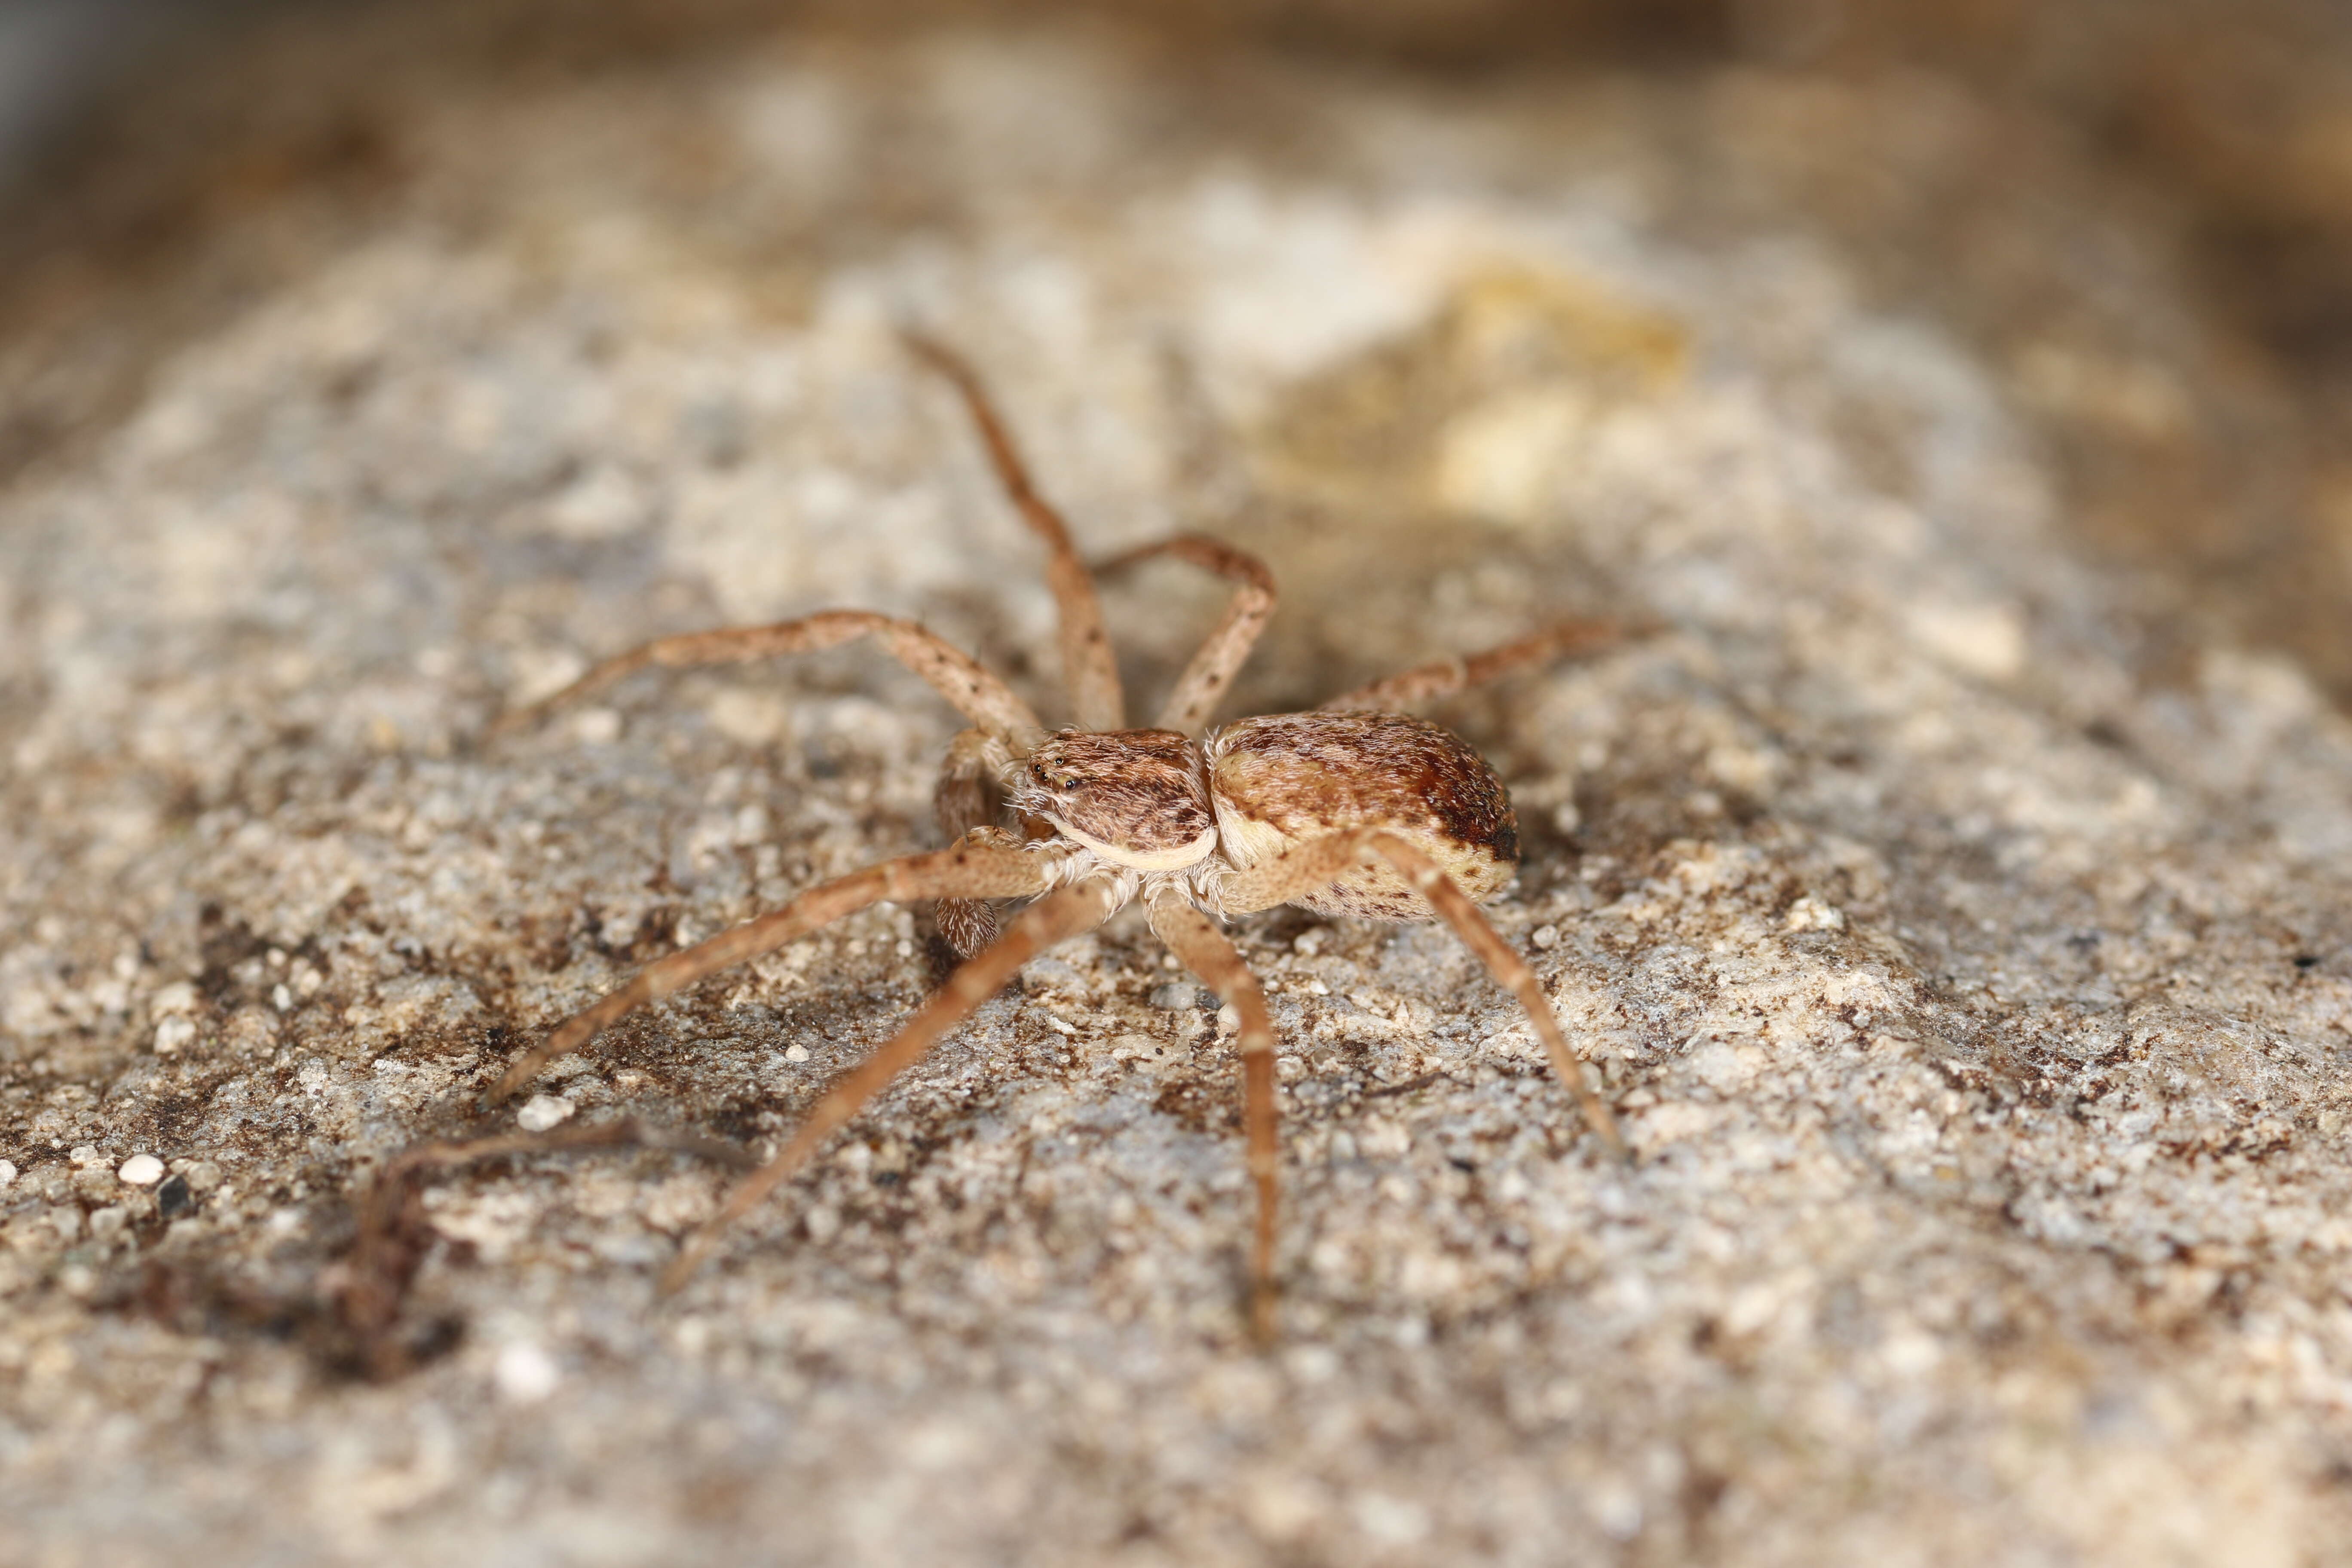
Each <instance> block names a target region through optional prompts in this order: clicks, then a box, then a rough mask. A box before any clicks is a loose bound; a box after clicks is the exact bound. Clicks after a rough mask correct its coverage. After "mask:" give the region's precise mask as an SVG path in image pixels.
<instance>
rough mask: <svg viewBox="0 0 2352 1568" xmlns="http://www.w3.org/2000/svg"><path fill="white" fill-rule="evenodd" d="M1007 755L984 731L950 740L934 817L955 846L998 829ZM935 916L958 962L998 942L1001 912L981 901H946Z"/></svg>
mask: <svg viewBox="0 0 2352 1568" xmlns="http://www.w3.org/2000/svg"><path fill="white" fill-rule="evenodd" d="M1003 755H1004V748H1003V742H1000V741H998V740H996V738H995V737H993V736H992V735H990V734H989V732H988V731H985V730H960V731H957V732H956V736H955V739H953V740H952V741H950V742H948V751H947V755H946V756H945V757H943V758H941V759H940V781H939V783H938V784H935V785H934V786H932V789H931V816H932V818H933V819H934V820H935V821H937V822H938V823H939V825H940V833H941V834H942V835H943V836H945V837H946V838H947V839H948V841H949V842H950V843H954V842H955V841H956V840H958V839H960V838H962V837H964V836H965V835H967V834H969V833H971V831H972V830H973V829H975V828H981V827H992V826H995V825H996V817H997V809H996V808H997V798H996V794H995V783H996V779H997V776H998V771H999V764H1000V763H1001V762H1002V760H1003ZM932 918H933V919H934V920H935V921H937V923H938V925H939V930H940V938H941V940H943V941H944V942H946V943H947V944H948V946H949V947H950V948H951V949H953V950H954V952H955V955H956V956H957V957H958V958H970V957H971V956H972V955H973V954H974V953H977V952H980V950H981V949H982V948H984V947H986V946H987V945H988V944H989V943H990V942H994V941H995V940H996V910H995V908H994V907H993V906H992V905H991V904H989V903H987V902H985V901H984V900H980V899H941V900H940V901H939V907H938V908H937V909H936V910H934V911H933V916H932Z"/></svg>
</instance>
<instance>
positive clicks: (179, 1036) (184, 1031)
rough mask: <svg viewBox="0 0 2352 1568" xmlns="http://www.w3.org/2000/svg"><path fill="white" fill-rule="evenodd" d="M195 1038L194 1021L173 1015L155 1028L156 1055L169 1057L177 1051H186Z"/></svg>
mask: <svg viewBox="0 0 2352 1568" xmlns="http://www.w3.org/2000/svg"><path fill="white" fill-rule="evenodd" d="M195 1037H196V1022H195V1020H194V1019H193V1018H189V1017H184V1016H181V1015H180V1014H178V1013H173V1014H171V1015H169V1016H166V1017H165V1018H164V1020H163V1022H162V1023H160V1024H158V1025H156V1026H155V1054H156V1055H157V1056H159V1057H168V1056H170V1055H172V1054H173V1052H175V1051H180V1050H184V1049H185V1048H186V1047H187V1046H188V1043H189V1042H190V1041H192V1040H194V1038H195Z"/></svg>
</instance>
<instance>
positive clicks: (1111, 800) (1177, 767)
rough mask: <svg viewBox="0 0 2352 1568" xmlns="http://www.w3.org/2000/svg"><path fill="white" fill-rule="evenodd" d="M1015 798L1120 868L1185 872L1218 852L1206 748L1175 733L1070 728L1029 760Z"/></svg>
mask: <svg viewBox="0 0 2352 1568" xmlns="http://www.w3.org/2000/svg"><path fill="white" fill-rule="evenodd" d="M1011 782H1012V787H1011V789H1010V790H1009V791H1008V792H1007V793H1008V794H1009V795H1011V797H1012V805H1013V810H1014V811H1017V812H1020V813H1022V814H1024V816H1035V817H1038V818H1040V819H1042V820H1043V821H1045V823H1047V824H1049V825H1050V826H1052V827H1053V828H1054V829H1055V831H1056V832H1059V833H1061V834H1063V835H1065V836H1066V837H1069V838H1070V839H1072V840H1073V841H1075V842H1076V843H1078V844H1080V845H1083V846H1084V847H1087V849H1089V850H1092V851H1093V852H1094V853H1095V854H1096V855H1097V856H1099V857H1101V858H1103V859H1104V860H1106V861H1108V862H1109V863H1110V864H1111V865H1114V866H1123V867H1126V868H1129V869H1131V870H1137V871H1177V870H1181V869H1183V868H1186V867H1189V866H1197V865H1199V864H1200V863H1201V862H1202V861H1203V860H1206V859H1207V858H1209V856H1210V854H1211V853H1212V852H1213V851H1214V850H1215V848H1216V847H1217V818H1216V816H1215V814H1214V813H1213V812H1212V811H1211V810H1210V807H1209V795H1208V792H1207V790H1206V789H1205V788H1203V787H1202V781H1201V749H1200V748H1199V747H1198V746H1195V745H1194V744H1193V743H1192V742H1191V741H1189V740H1187V739H1186V738H1185V737H1184V736H1182V735H1180V734H1178V733H1176V732H1175V731H1173V730H1115V731H1110V732H1108V733H1099V732H1097V731H1087V730H1062V731H1055V733H1054V734H1051V735H1048V736H1046V737H1045V740H1044V741H1043V742H1040V743H1039V744H1038V746H1037V749H1036V750H1035V751H1034V752H1030V753H1029V755H1028V756H1027V757H1026V758H1025V759H1024V761H1023V762H1022V763H1021V766H1020V769H1019V771H1018V773H1016V774H1015V776H1014V777H1013V780H1012V781H1011Z"/></svg>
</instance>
